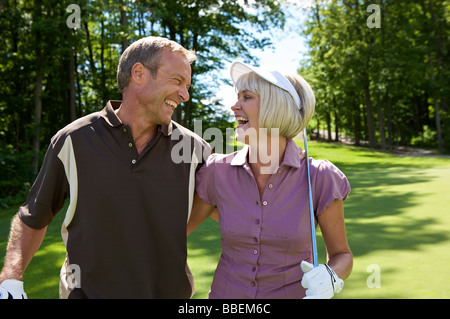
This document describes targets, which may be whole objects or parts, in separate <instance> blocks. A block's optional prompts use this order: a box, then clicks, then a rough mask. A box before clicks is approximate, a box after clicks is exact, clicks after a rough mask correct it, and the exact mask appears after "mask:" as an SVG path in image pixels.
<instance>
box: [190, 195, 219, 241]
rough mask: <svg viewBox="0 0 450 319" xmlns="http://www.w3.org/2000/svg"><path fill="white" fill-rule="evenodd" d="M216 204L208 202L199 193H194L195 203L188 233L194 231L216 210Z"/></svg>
mask: <svg viewBox="0 0 450 319" xmlns="http://www.w3.org/2000/svg"><path fill="white" fill-rule="evenodd" d="M214 208H215V206H214V205H209V204H206V203H205V202H204V201H203V200H202V199H201V198H200V197H199V196H198V195H197V193H195V194H194V203H193V205H192V211H191V216H190V217H189V222H188V225H187V234H188V235H189V234H190V233H192V232H193V231H194V230H195V229H196V228H197V227H198V226H200V224H201V223H203V222H204V221H205V220H206V218H208V217H209V216H210V215H211V213H212V211H213V210H214Z"/></svg>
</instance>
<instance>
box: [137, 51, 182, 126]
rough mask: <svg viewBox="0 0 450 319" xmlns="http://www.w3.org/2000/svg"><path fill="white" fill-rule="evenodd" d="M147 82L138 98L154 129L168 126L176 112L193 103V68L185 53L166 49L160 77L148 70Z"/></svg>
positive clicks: (145, 74)
mask: <svg viewBox="0 0 450 319" xmlns="http://www.w3.org/2000/svg"><path fill="white" fill-rule="evenodd" d="M144 80H145V81H144V82H143V85H142V86H141V87H140V90H139V95H138V97H137V98H138V100H139V102H140V104H141V105H142V107H143V113H141V115H142V116H145V117H147V118H148V120H149V121H150V123H151V124H153V125H160V124H165V125H168V124H169V123H170V121H171V119H172V114H173V112H174V109H175V108H176V107H177V106H178V105H179V104H180V103H181V102H185V101H188V100H189V93H188V89H189V86H190V85H191V65H190V64H189V62H188V60H187V59H186V58H185V57H184V56H183V55H182V54H181V53H178V52H172V51H170V50H168V49H164V50H163V51H162V52H161V60H160V67H159V69H158V72H157V74H156V77H155V78H153V77H152V74H151V73H150V71H149V70H148V69H145V72H144Z"/></svg>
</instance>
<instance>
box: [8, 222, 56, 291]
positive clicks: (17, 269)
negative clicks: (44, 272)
mask: <svg viewBox="0 0 450 319" xmlns="http://www.w3.org/2000/svg"><path fill="white" fill-rule="evenodd" d="M46 231H47V226H46V227H44V228H42V229H34V228H31V227H28V226H27V225H25V223H24V222H23V221H22V220H21V219H20V218H19V216H18V215H16V216H15V217H14V218H13V220H12V222H11V230H10V234H9V241H8V246H7V248H6V256H5V263H4V265H3V270H2V272H1V273H0V284H1V283H2V282H3V281H4V280H6V279H17V280H23V274H24V272H25V269H26V268H27V267H28V264H29V263H30V261H31V259H32V258H33V256H34V254H35V253H36V251H37V250H38V249H39V247H40V246H41V244H42V241H43V239H44V236H45V233H46Z"/></svg>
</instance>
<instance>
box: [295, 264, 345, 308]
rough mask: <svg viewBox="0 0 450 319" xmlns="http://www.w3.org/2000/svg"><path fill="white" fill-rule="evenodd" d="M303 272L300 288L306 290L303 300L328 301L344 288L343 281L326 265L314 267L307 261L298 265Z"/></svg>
mask: <svg viewBox="0 0 450 319" xmlns="http://www.w3.org/2000/svg"><path fill="white" fill-rule="evenodd" d="M300 267H301V269H302V270H303V272H304V275H303V279H302V286H303V288H306V297H305V298H304V299H330V298H332V297H333V296H334V294H335V293H339V292H340V291H341V290H342V288H344V281H343V280H342V279H340V278H339V277H338V276H337V275H336V273H335V272H334V271H333V269H331V268H330V267H329V266H328V265H327V264H320V265H318V266H317V267H314V265H313V264H310V263H309V262H307V261H302V262H301V264H300Z"/></svg>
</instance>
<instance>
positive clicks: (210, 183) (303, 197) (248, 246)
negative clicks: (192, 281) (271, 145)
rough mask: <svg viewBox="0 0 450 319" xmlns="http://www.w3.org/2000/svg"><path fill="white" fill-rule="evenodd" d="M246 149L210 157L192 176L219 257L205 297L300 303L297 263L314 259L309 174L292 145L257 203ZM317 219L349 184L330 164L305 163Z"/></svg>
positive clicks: (343, 196) (341, 196)
mask: <svg viewBox="0 0 450 319" xmlns="http://www.w3.org/2000/svg"><path fill="white" fill-rule="evenodd" d="M247 154H248V146H247V145H245V146H244V147H243V148H242V149H241V150H240V151H238V152H234V153H232V154H228V155H222V154H212V155H211V156H210V157H209V158H208V160H207V163H206V164H205V165H203V167H202V168H201V169H200V170H199V172H198V173H197V176H196V191H197V194H198V195H199V196H200V198H202V199H203V201H205V203H208V204H210V205H216V206H217V208H218V211H219V216H220V221H219V224H220V232H221V234H222V254H221V256H220V260H219V264H218V266H217V269H216V271H215V274H214V279H213V282H212V285H211V291H210V292H209V298H212V299H213V298H227V299H231V298H303V297H304V296H305V289H304V288H303V287H302V285H301V284H300V281H301V279H302V276H303V272H302V270H301V269H300V262H301V261H302V260H306V261H310V262H311V260H312V248H311V229H310V222H309V197H308V182H307V175H306V174H307V168H306V162H305V160H300V152H299V148H298V147H297V145H296V144H295V143H294V141H293V140H288V142H287V146H286V151H285V155H284V159H283V162H282V163H281V165H280V168H279V170H278V172H277V173H275V174H273V175H272V176H271V177H270V179H269V181H268V182H267V185H266V188H265V190H264V192H263V195H262V198H260V195H259V192H258V187H257V184H256V181H255V179H254V177H253V173H252V171H251V169H250V166H249V164H248V160H247V158H248V157H247ZM310 172H311V187H312V194H313V205H314V211H315V214H316V215H318V214H320V213H321V212H322V211H324V210H325V208H326V207H327V206H329V205H330V204H331V203H332V202H333V201H334V200H336V199H346V198H347V195H348V194H349V192H350V185H349V183H348V181H347V178H346V177H345V175H344V174H343V173H342V172H341V171H340V170H339V169H338V168H337V167H336V166H334V165H333V164H332V163H330V162H328V161H327V160H314V159H311V158H310Z"/></svg>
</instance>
